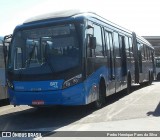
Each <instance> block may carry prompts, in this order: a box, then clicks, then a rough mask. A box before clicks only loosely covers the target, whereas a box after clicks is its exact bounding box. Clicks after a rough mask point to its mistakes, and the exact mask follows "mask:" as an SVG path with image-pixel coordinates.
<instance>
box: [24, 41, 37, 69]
mask: <svg viewBox="0 0 160 140" xmlns="http://www.w3.org/2000/svg"><path fill="white" fill-rule="evenodd" d="M35 48H36V43H35V44H34V46H33V48H32V50H31V52H30V53H29V59H28V60H26V64H27V67H29V66H30V63H31V58H32V56H33V53H34V51H35Z"/></svg>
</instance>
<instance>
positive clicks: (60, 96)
mask: <svg viewBox="0 0 160 140" xmlns="http://www.w3.org/2000/svg"><path fill="white" fill-rule="evenodd" d="M107 74H108V70H107V68H106V67H101V68H99V69H98V70H97V71H95V72H94V73H93V74H91V75H90V76H89V77H88V78H87V79H86V80H85V81H84V82H83V83H79V84H77V85H74V86H72V87H69V88H66V89H64V90H61V89H60V88H61V86H62V83H63V80H55V81H56V82H59V84H58V85H59V86H58V88H59V89H57V90H55V89H54V90H48V91H47V89H50V86H48V83H50V82H51V81H41V82H14V86H15V90H14V91H13V90H11V89H9V94H10V101H11V104H13V105H32V101H34V100H42V101H44V105H85V104H89V103H90V102H92V101H93V100H92V99H90V98H92V97H91V96H92V95H90V94H92V93H91V92H90V91H91V89H92V86H93V85H97V86H98V84H99V80H100V77H101V76H102V77H104V78H105V80H106V77H107ZM55 81H54V80H53V81H52V82H55ZM38 84H39V86H38ZM20 86H21V87H23V89H22V88H20ZM36 88H37V91H32V90H34V89H35V90H36ZM38 88H41V89H43V90H39V89H38ZM38 90H39V91H38Z"/></svg>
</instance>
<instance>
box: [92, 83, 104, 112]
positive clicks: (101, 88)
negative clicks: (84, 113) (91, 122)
mask: <svg viewBox="0 0 160 140" xmlns="http://www.w3.org/2000/svg"><path fill="white" fill-rule="evenodd" d="M97 94H98V95H97V96H98V97H97V100H96V101H95V102H94V107H95V108H96V109H99V108H101V107H102V106H103V105H104V104H105V101H106V88H105V84H104V83H103V82H100V84H99V90H98V93H97Z"/></svg>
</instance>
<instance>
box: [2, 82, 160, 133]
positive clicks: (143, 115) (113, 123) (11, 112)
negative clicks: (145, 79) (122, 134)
mask: <svg viewBox="0 0 160 140" xmlns="http://www.w3.org/2000/svg"><path fill="white" fill-rule="evenodd" d="M159 124H160V82H153V84H152V85H151V86H135V87H134V88H133V91H132V93H131V94H129V95H126V94H125V93H124V92H120V93H117V94H115V95H112V96H110V97H108V98H107V102H106V104H105V106H104V107H103V108H101V109H99V110H94V109H93V108H92V106H91V105H89V106H78V107H57V108H55V107H51V108H45V109H42V110H38V109H36V108H32V107H28V106H17V107H13V106H12V105H6V106H1V107H0V130H1V131H11V130H13V131H19V130H38V131H44V130H46V131H54V130H61V131H65V130H72V131H84V130H88V131H90V130H91V131H97V130H98V131H99V130H101V131H103V130H104V131H117V130H119V131H122V130H123V131H160V125H159Z"/></svg>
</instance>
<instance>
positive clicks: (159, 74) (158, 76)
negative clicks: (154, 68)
mask: <svg viewBox="0 0 160 140" xmlns="http://www.w3.org/2000/svg"><path fill="white" fill-rule="evenodd" d="M157 80H158V81H159V80H160V73H158V74H157Z"/></svg>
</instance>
